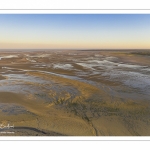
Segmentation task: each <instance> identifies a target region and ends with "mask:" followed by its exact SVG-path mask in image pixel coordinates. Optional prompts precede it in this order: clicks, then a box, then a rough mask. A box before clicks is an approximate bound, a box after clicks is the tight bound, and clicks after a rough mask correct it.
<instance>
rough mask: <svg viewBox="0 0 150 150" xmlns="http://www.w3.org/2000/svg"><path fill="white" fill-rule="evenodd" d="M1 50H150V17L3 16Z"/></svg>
mask: <svg viewBox="0 0 150 150" xmlns="http://www.w3.org/2000/svg"><path fill="white" fill-rule="evenodd" d="M0 49H150V15H149V14H0Z"/></svg>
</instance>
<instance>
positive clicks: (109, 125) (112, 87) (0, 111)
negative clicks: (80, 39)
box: [0, 50, 150, 136]
mask: <svg viewBox="0 0 150 150" xmlns="http://www.w3.org/2000/svg"><path fill="white" fill-rule="evenodd" d="M0 58H1V59H0V135H3V136H4V135H5V136H7V135H11V136H18V135H19V136H22V135H23V136H26V135H28V136H35V135H37V136H63V135H64V136H139V135H140V136H149V135H150V51H148V50H124V51H123V50H122V51H121V50H120V51H117V50H110V51H106V50H103V51H102V50H45V51H44V50H43V51H42V50H41V51H30V52H29V51H8V52H6V51H5V52H1V53H0ZM8 124H9V125H10V126H11V127H9V128H8V127H6V126H8ZM8 132H9V134H8Z"/></svg>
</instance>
